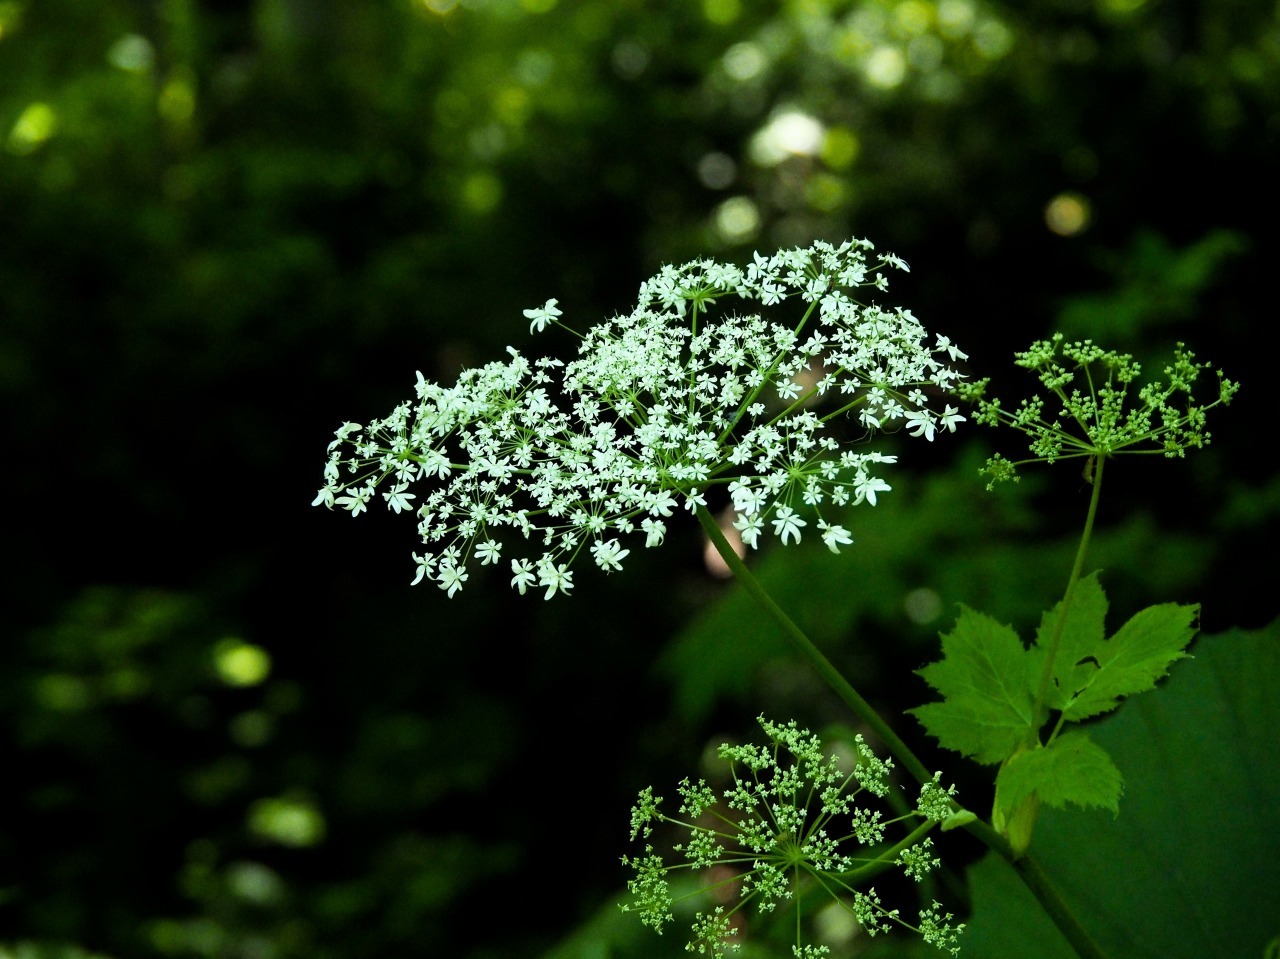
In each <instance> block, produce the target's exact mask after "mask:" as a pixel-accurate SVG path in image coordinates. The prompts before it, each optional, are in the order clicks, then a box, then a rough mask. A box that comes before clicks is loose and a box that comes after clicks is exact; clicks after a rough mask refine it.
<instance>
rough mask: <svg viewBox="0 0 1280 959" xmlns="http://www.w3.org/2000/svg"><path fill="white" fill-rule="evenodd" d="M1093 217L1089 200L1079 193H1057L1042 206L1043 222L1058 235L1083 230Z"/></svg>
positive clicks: (1068, 234) (1073, 233)
mask: <svg viewBox="0 0 1280 959" xmlns="http://www.w3.org/2000/svg"><path fill="white" fill-rule="evenodd" d="M1092 218H1093V212H1092V207H1091V205H1090V203H1089V201H1088V200H1087V199H1086V198H1085V197H1083V196H1081V195H1080V194H1079V193H1059V194H1058V195H1057V196H1055V197H1054V198H1053V199H1052V200H1050V201H1049V203H1048V205H1047V206H1046V207H1045V208H1044V222H1045V225H1046V226H1047V227H1049V229H1050V230H1052V231H1053V232H1054V233H1056V234H1058V236H1075V235H1076V234H1078V233H1081V232H1083V231H1084V230H1085V229H1086V228H1087V227H1088V226H1089V221H1090V220H1091V219H1092Z"/></svg>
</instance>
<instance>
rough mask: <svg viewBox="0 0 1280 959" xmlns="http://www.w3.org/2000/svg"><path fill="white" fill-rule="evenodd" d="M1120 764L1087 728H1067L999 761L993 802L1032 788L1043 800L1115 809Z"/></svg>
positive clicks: (1014, 799) (1008, 801)
mask: <svg viewBox="0 0 1280 959" xmlns="http://www.w3.org/2000/svg"><path fill="white" fill-rule="evenodd" d="M1123 785H1124V782H1123V779H1122V778H1121V776H1120V770H1118V769H1116V766H1115V763H1113V762H1112V761H1111V757H1110V756H1108V755H1107V751H1106V750H1105V749H1103V748H1102V747H1101V746H1099V745H1098V744H1097V743H1095V742H1093V741H1092V740H1091V739H1090V738H1089V736H1088V734H1087V733H1083V732H1070V733H1065V734H1064V735H1062V736H1059V737H1058V738H1057V739H1055V740H1053V742H1051V743H1049V745H1048V746H1037V747H1036V748H1034V749H1028V750H1027V751H1026V752H1021V753H1018V754H1017V755H1016V756H1014V757H1012V758H1011V759H1010V760H1009V761H1008V762H1007V763H1005V764H1004V765H1003V766H1001V767H1000V773H999V775H998V776H996V802H997V803H998V804H999V805H1001V806H1003V807H1005V808H1013V807H1015V806H1017V805H1018V803H1020V802H1022V800H1024V799H1026V798H1027V797H1028V796H1030V795H1031V794H1032V793H1034V794H1035V795H1037V796H1038V797H1039V798H1040V801H1041V802H1043V803H1044V804H1045V805H1047V806H1054V807H1057V808H1061V807H1063V806H1065V805H1066V804H1067V803H1072V804H1074V805H1076V806H1081V807H1084V808H1088V807H1090V806H1096V807H1098V808H1101V809H1109V810H1111V812H1112V813H1118V812H1119V811H1120V793H1121V791H1122V789H1123Z"/></svg>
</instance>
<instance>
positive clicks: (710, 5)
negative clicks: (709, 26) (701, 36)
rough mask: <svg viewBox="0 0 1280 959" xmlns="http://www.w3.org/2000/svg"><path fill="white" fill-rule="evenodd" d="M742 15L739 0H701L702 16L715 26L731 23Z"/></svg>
mask: <svg viewBox="0 0 1280 959" xmlns="http://www.w3.org/2000/svg"><path fill="white" fill-rule="evenodd" d="M741 13H742V4H741V3H740V2H739V0H702V15H703V16H704V17H706V18H707V20H708V21H709V22H711V23H714V24H715V25H716V26H720V27H723V26H725V25H727V24H730V23H733V21H735V20H737V19H738V17H739V15H741Z"/></svg>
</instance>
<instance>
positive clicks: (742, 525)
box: [733, 513, 764, 549]
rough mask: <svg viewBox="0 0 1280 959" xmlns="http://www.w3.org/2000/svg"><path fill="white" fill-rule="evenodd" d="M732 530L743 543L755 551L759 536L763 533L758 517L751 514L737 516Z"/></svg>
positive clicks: (762, 526) (762, 525)
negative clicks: (736, 532) (735, 531)
mask: <svg viewBox="0 0 1280 959" xmlns="http://www.w3.org/2000/svg"><path fill="white" fill-rule="evenodd" d="M733 528H734V529H736V530H737V531H738V533H739V534H740V536H741V538H742V541H743V542H744V543H746V544H747V545H748V546H750V547H751V548H752V549H755V548H756V545H757V543H759V541H760V534H761V533H762V532H763V531H764V523H763V522H762V521H761V519H760V517H759V516H757V515H756V514H754V513H752V514H751V515H743V516H739V517H738V518H737V519H736V520H735V521H734V523H733Z"/></svg>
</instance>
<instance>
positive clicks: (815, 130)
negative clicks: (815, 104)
mask: <svg viewBox="0 0 1280 959" xmlns="http://www.w3.org/2000/svg"><path fill="white" fill-rule="evenodd" d="M826 134H827V131H826V128H825V127H823V125H822V124H821V123H819V122H818V121H817V120H816V119H814V118H813V117H811V116H809V115H808V114H807V113H801V112H800V111H799V110H783V111H782V112H780V113H778V114H777V115H775V116H774V117H773V119H771V120H770V121H769V122H768V123H767V124H765V125H764V127H763V128H761V129H760V130H759V131H757V132H756V135H755V136H754V137H753V138H752V140H751V157H752V159H753V160H755V161H756V162H757V163H759V164H761V165H762V166H776V165H777V164H779V163H781V162H782V161H783V160H785V159H786V158H787V157H788V156H817V155H818V154H819V153H821V152H822V144H823V141H824V140H825V139H826Z"/></svg>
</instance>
